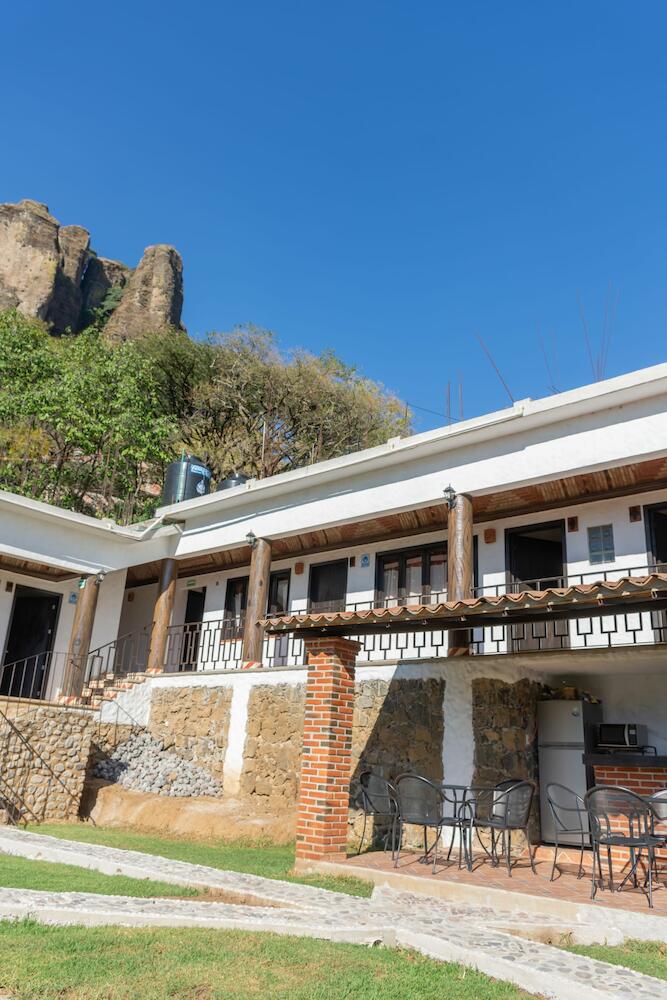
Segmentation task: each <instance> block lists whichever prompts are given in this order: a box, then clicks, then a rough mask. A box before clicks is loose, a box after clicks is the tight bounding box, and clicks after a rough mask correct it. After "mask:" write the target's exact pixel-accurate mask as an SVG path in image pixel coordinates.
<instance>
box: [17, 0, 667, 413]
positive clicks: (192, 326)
mask: <svg viewBox="0 0 667 1000" xmlns="http://www.w3.org/2000/svg"><path fill="white" fill-rule="evenodd" d="M666 34H667V6H666V5H665V4H664V2H655V0H643V2H642V3H641V4H632V3H630V2H629V0H628V2H623V3H620V2H617V0H586V2H585V3H581V2H569V0H560V2H559V3H557V4H540V3H537V4H536V3H534V2H528V0H509V2H507V3H503V4H500V3H497V2H495V0H494V2H491V0H489V2H478V0H466V2H465V3H457V4H454V3H449V2H443V0H441V2H430V0H423V2H420V3H417V4H415V3H408V2H401V3H394V2H388V3H379V2H374V0H356V2H354V3H353V2H348V0H338V2H337V3H335V4H333V3H329V4H324V3H317V2H315V3H313V2H310V3H306V2H303V3H295V2H292V0H281V2H280V3H278V2H275V0H274V2H253V0H246V2H244V3H238V2H236V3H230V2H226V0H222V2H216V3H203V2H199V3H198V2H192V3H190V4H184V3H182V2H180V3H175V2H172V0H160V2H159V3H158V2H153V0H149V2H142V0H136V2H134V3H128V2H126V0H118V2H116V3H115V4H113V5H111V6H110V5H108V4H90V3H86V4H84V3H74V2H68V0H64V2H63V3H59V4H56V3H54V2H52V0H48V2H47V0H38V2H37V0H23V2H22V3H21V4H19V3H17V2H16V0H13V2H10V4H7V5H6V6H5V9H4V10H3V58H2V62H1V64H0V79H1V81H2V92H3V96H4V100H3V121H2V134H3V140H4V142H3V146H4V150H3V154H2V156H1V157H0V200H2V201H15V200H18V199H20V198H22V197H31V198H36V199H38V200H41V201H45V202H46V203H47V204H48V205H49V207H50V208H51V211H52V212H53V213H54V214H55V215H56V216H57V217H58V218H59V219H60V220H61V222H63V223H74V222H76V223H79V224H81V225H85V226H86V227H87V228H88V229H90V231H91V233H92V237H93V245H94V246H95V248H96V249H97V251H98V252H99V253H100V254H103V255H105V256H110V257H118V258H121V259H123V260H125V261H126V262H128V263H130V264H135V263H136V262H137V260H138V258H139V257H140V255H141V253H142V250H143V248H144V247H145V246H146V245H148V244H150V243H157V242H169V243H173V244H174V245H175V246H176V247H177V248H178V249H179V250H180V252H181V253H182V255H183V258H184V265H185V292H186V301H185V310H184V320H185V323H186V325H187V327H188V329H189V331H190V332H191V333H192V334H193V335H195V336H197V335H201V334H203V333H204V332H206V331H208V330H228V329H231V328H232V327H233V326H234V325H235V324H237V323H243V322H253V323H255V324H257V325H259V326H263V327H266V328H269V329H271V330H273V331H275V333H276V334H277V336H278V337H279V340H280V342H281V344H282V345H283V346H285V347H296V346H300V347H305V348H307V349H309V350H312V351H315V352H317V351H320V350H322V349H324V348H328V347H332V348H334V349H335V350H336V351H337V352H338V353H339V354H340V355H341V356H342V357H343V358H344V359H345V360H346V361H347V362H349V363H353V364H356V365H357V366H358V367H359V368H360V369H361V370H362V371H363V372H364V373H365V374H367V375H368V376H370V377H372V378H375V379H378V380H380V381H382V382H383V383H384V384H385V385H387V386H388V387H389V388H391V389H392V390H394V391H395V392H397V393H398V394H399V395H400V396H402V398H404V399H407V400H409V401H410V402H411V403H412V404H415V405H419V406H421V407H424V408H426V409H431V410H435V411H443V409H444V405H445V403H444V401H445V393H446V385H447V382H448V380H449V381H451V383H452V385H453V389H452V396H453V397H454V399H455V400H456V405H458V400H457V390H456V388H455V387H456V385H457V383H458V382H459V381H461V382H462V383H463V394H464V411H465V415H466V416H471V415H474V414H477V413H481V412H485V411H488V410H490V409H494V408H496V407H499V406H502V405H505V403H506V402H507V397H506V395H505V393H504V390H503V388H502V386H501V385H500V382H499V381H498V379H497V377H496V375H495V374H494V372H493V370H492V369H491V366H490V364H489V362H488V361H487V360H486V358H485V356H484V354H483V353H482V350H481V348H480V346H479V344H478V342H477V340H476V334H480V335H481V336H482V337H483V339H484V340H485V342H486V343H487V344H488V346H489V348H490V350H491V351H492V353H493V355H494V357H495V358H496V360H497V362H498V364H499V366H500V368H501V370H502V372H503V374H504V376H505V378H506V380H507V382H508V383H509V385H510V388H511V390H512V392H513V394H514V395H515V397H517V398H520V397H523V396H527V395H531V396H533V397H537V396H540V395H544V394H546V393H548V392H549V386H550V383H551V382H554V383H555V384H556V386H557V387H558V388H561V389H563V388H569V387H571V386H574V385H579V384H582V383H584V382H588V381H591V364H590V360H589V358H588V354H587V349H586V345H585V341H584V337H583V333H582V321H581V317H580V311H581V307H580V304H579V303H581V306H582V307H583V312H584V315H585V317H586V320H587V323H588V326H589V328H590V334H591V341H592V351H593V354H594V355H596V354H597V353H598V351H599V346H600V341H601V338H602V335H603V331H604V329H605V320H604V316H605V310H606V311H607V315H608V320H607V328H611V343H610V348H609V352H608V362H607V366H606V372H607V374H609V375H612V374H616V373H619V372H623V371H628V370H631V369H633V368H637V367H642V366H644V365H649V364H654V363H657V362H659V361H663V360H665V348H664V343H665V337H664V330H665V316H666V315H667V280H666V279H667V224H666V223H667V219H666V215H667V202H666V199H665V188H666V184H667V142H666V136H665V130H666V121H667V116H666V115H665V107H666V106H667V76H666V71H665V62H664V39H665V37H666ZM538 331H541V334H542V337H543V340H544V342H545V344H546V347H547V351H548V353H549V356H550V361H551V369H552V373H551V375H549V373H548V372H547V367H546V364H545V361H544V357H543V354H542V350H541V348H540V340H539V337H538ZM416 416H417V418H418V419H417V426H418V427H419V428H426V427H429V426H434V425H437V424H438V423H441V422H442V421H441V420H439V419H438V418H437V417H435V416H430V415H429V414H428V413H423V412H420V411H416Z"/></svg>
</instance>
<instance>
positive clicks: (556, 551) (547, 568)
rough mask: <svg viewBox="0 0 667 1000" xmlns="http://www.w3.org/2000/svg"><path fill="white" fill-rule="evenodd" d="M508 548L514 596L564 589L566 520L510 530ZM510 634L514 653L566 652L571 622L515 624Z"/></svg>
mask: <svg viewBox="0 0 667 1000" xmlns="http://www.w3.org/2000/svg"><path fill="white" fill-rule="evenodd" d="M505 546H506V556H507V572H508V580H507V589H508V591H509V592H510V593H519V592H520V591H522V590H548V589H549V588H550V587H562V586H564V584H565V522H564V521H548V522H546V523H545V524H527V525H525V526H522V527H519V528H508V529H507V530H506V532H505ZM510 632H511V639H512V648H513V649H514V650H526V649H563V648H565V647H566V646H568V645H569V628H568V623H567V621H561V622H531V623H530V624H526V625H515V626H512V628H511V629H510Z"/></svg>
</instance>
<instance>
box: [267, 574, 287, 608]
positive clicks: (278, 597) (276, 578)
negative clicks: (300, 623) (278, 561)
mask: <svg viewBox="0 0 667 1000" xmlns="http://www.w3.org/2000/svg"><path fill="white" fill-rule="evenodd" d="M289 580H290V571H289V570H288V569H284V570H281V571H280V572H279V573H272V574H271V579H270V581H269V606H268V609H267V610H268V614H270V615H285V614H287V612H288V610H289Z"/></svg>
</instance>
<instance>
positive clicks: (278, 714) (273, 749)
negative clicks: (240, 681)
mask: <svg viewBox="0 0 667 1000" xmlns="http://www.w3.org/2000/svg"><path fill="white" fill-rule="evenodd" d="M305 699H306V686H305V684H277V685H273V686H269V685H263V684H258V685H257V686H256V687H254V688H253V689H252V691H251V692H250V698H249V701H248V721H247V724H246V740H245V746H244V748H243V771H242V773H241V784H240V792H241V795H242V797H243V798H244V799H247V800H248V803H249V805H250V806H251V807H252V808H255V809H258V810H260V811H261V812H269V813H271V814H272V815H276V814H277V813H284V812H287V811H289V810H292V809H293V808H294V806H295V804H296V801H297V797H298V794H299V771H300V768H301V747H302V742H303V719H304V708H305Z"/></svg>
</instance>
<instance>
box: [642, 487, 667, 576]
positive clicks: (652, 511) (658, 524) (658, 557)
mask: <svg viewBox="0 0 667 1000" xmlns="http://www.w3.org/2000/svg"><path fill="white" fill-rule="evenodd" d="M644 518H645V521H646V548H647V550H648V561H649V569H650V570H651V571H653V572H654V573H664V572H665V570H666V569H667V504H660V505H656V506H655V507H645V508H644Z"/></svg>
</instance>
